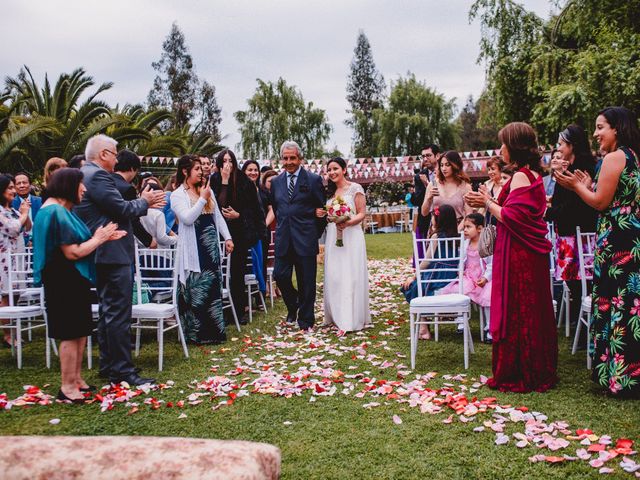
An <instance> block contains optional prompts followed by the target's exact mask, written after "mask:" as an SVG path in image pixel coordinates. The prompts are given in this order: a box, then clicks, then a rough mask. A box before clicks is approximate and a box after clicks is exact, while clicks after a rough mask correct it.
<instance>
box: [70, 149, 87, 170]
mask: <svg viewBox="0 0 640 480" xmlns="http://www.w3.org/2000/svg"><path fill="white" fill-rule="evenodd" d="M86 160H87V158H86V157H85V156H84V153H81V154H79V155H74V156H73V157H71V160H69V168H80V167H82V162H84V161H86Z"/></svg>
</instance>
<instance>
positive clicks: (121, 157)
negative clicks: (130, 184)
mask: <svg viewBox="0 0 640 480" xmlns="http://www.w3.org/2000/svg"><path fill="white" fill-rule="evenodd" d="M117 159H118V163H116V166H115V167H114V170H115V171H116V172H130V171H132V170H135V171H138V170H140V157H138V155H136V154H135V153H133V152H132V151H131V150H120V151H119V152H118V156H117Z"/></svg>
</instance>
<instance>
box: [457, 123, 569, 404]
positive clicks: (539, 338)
mask: <svg viewBox="0 0 640 480" xmlns="http://www.w3.org/2000/svg"><path fill="white" fill-rule="evenodd" d="M498 138H499V139H500V141H501V142H502V156H503V158H504V160H505V162H507V163H510V164H512V165H514V166H516V167H517V168H518V171H517V172H516V174H515V175H514V176H513V178H512V179H511V180H510V181H509V182H507V183H506V185H504V187H503V188H502V191H501V192H500V196H499V197H498V200H497V201H496V200H494V199H493V198H491V196H490V195H488V193H487V192H486V190H485V189H484V188H482V187H481V189H480V192H470V193H468V194H467V202H468V203H469V204H470V205H472V206H475V207H481V206H484V207H486V208H487V211H488V212H490V213H491V215H493V216H494V217H496V219H497V220H498V225H497V236H496V242H495V249H494V254H493V288H492V292H491V325H490V329H491V335H492V336H493V362H492V363H493V378H491V379H489V382H488V385H489V387H491V388H496V389H499V390H501V391H510V392H531V391H536V392H544V391H546V390H548V389H550V388H553V387H554V386H555V384H556V383H557V380H558V379H557V375H556V364H557V360H558V338H557V332H556V323H555V318H554V314H553V303H552V299H551V289H550V285H549V281H550V279H549V252H550V251H551V243H550V242H549V241H548V240H547V239H546V238H545V235H546V233H547V225H546V223H545V222H544V220H543V215H544V211H545V207H546V197H545V191H544V187H543V185H542V178H541V176H540V174H539V173H538V172H539V171H540V157H539V155H538V142H537V139H536V133H535V131H534V130H533V128H531V126H529V125H528V124H526V123H521V122H514V123H510V124H508V125H507V126H505V127H504V128H503V129H502V130H500V133H499V134H498Z"/></svg>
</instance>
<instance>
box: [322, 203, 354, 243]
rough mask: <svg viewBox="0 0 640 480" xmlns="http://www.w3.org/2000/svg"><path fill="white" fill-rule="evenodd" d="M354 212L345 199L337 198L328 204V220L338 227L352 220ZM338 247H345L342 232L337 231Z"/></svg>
mask: <svg viewBox="0 0 640 480" xmlns="http://www.w3.org/2000/svg"><path fill="white" fill-rule="evenodd" d="M352 214H353V211H352V210H351V207H350V206H349V205H348V204H347V202H345V201H344V198H342V197H340V196H337V197H335V198H333V199H332V200H330V201H329V203H327V220H329V221H330V222H333V223H335V224H336V225H338V224H340V223H344V222H346V221H347V220H349V219H350V218H351V215H352ZM336 247H344V243H343V242H342V230H340V229H336Z"/></svg>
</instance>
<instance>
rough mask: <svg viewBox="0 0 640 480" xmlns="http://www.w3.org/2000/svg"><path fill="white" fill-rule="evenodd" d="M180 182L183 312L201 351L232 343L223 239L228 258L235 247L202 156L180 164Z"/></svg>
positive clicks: (174, 203)
mask: <svg viewBox="0 0 640 480" xmlns="http://www.w3.org/2000/svg"><path fill="white" fill-rule="evenodd" d="M177 182H178V184H179V185H180V186H179V187H178V188H177V189H176V190H175V191H174V192H173V193H172V194H171V209H172V210H173V212H174V213H175V215H176V218H177V219H178V248H177V252H176V268H177V269H178V278H179V280H180V282H179V288H178V308H179V313H180V321H181V322H182V328H183V330H184V333H185V336H186V338H187V340H188V341H190V342H192V343H196V344H198V345H203V344H218V343H222V342H224V341H225V340H226V338H227V337H226V333H225V321H224V314H223V310H222V287H223V285H222V271H221V270H220V255H221V253H220V246H219V236H220V235H221V236H222V237H223V238H224V240H225V249H226V251H227V253H230V252H231V251H233V241H232V240H231V235H230V234H229V229H228V228H227V224H226V223H225V220H224V217H223V216H222V214H221V213H220V209H219V208H218V205H217V204H216V202H215V199H214V196H213V194H212V192H211V189H210V188H209V183H208V178H203V175H202V165H201V164H200V160H199V158H198V156H196V155H184V156H182V157H181V158H180V159H179V160H178V171H177Z"/></svg>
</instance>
